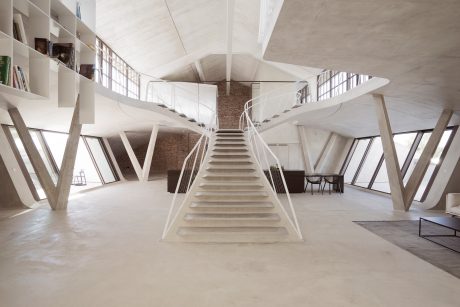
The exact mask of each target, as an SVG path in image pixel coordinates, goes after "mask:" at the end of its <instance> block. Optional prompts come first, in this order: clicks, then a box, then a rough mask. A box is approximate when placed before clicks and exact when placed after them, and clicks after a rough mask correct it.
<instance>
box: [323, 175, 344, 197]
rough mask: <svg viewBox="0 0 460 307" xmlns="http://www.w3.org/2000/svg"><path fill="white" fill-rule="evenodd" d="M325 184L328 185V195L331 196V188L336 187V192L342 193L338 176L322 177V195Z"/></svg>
mask: <svg viewBox="0 0 460 307" xmlns="http://www.w3.org/2000/svg"><path fill="white" fill-rule="evenodd" d="M326 184H329V194H331V186H332V187H337V190H338V192H340V193H343V191H342V186H341V185H340V180H339V176H325V177H324V185H323V193H324V189H325V188H326Z"/></svg>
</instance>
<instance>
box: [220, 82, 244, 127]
mask: <svg viewBox="0 0 460 307" xmlns="http://www.w3.org/2000/svg"><path fill="white" fill-rule="evenodd" d="M217 89H218V97H217V116H218V117H219V126H220V128H222V129H235V128H238V124H239V119H240V115H241V113H242V112H243V107H244V104H245V103H246V102H247V101H248V100H249V99H251V95H252V93H251V88H250V87H249V86H244V85H242V84H241V83H238V82H231V85H230V95H229V96H227V95H226V82H220V83H218V84H217Z"/></svg>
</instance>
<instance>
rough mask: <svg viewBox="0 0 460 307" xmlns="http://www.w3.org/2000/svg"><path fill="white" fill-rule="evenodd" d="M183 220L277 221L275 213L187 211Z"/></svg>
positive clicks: (277, 217)
mask: <svg viewBox="0 0 460 307" xmlns="http://www.w3.org/2000/svg"><path fill="white" fill-rule="evenodd" d="M184 219H185V220H188V221H191V220H195V221H199V220H206V221H209V220H218V221H220V220H230V221H247V220H254V221H279V220H280V217H279V215H278V214H277V213H187V214H186V215H185V217H184Z"/></svg>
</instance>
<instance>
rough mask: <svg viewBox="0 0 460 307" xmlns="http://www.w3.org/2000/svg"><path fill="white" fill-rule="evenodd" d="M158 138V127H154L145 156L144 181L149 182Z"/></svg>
mask: <svg viewBox="0 0 460 307" xmlns="http://www.w3.org/2000/svg"><path fill="white" fill-rule="evenodd" d="M157 136H158V125H154V126H153V128H152V133H151V134H150V140H149V146H148V147H147V153H146V154H145V160H144V165H143V167H142V181H148V180H149V174H150V166H151V165H152V157H153V152H154V150H155V143H156V141H157Z"/></svg>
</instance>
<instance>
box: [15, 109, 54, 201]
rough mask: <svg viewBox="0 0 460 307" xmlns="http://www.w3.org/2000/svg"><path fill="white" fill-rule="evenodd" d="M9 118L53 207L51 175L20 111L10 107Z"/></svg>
mask: <svg viewBox="0 0 460 307" xmlns="http://www.w3.org/2000/svg"><path fill="white" fill-rule="evenodd" d="M8 113H9V114H10V117H11V120H12V121H13V124H14V127H15V128H16V131H17V132H18V135H19V138H20V139H21V142H22V144H23V145H24V149H25V151H26V153H27V156H28V157H29V160H30V163H31V164H32V167H33V168H34V170H35V173H36V174H37V178H38V181H39V182H40V185H41V186H42V188H43V191H44V192H45V195H46V198H48V202H49V204H50V206H51V208H53V209H54V208H55V204H56V199H55V186H54V182H53V179H52V178H51V175H50V174H49V172H48V170H47V169H46V165H45V163H44V162H43V160H42V158H41V156H40V153H39V152H38V149H37V147H36V146H35V144H34V141H33V140H32V136H31V135H30V133H29V130H28V129H27V126H26V124H25V122H24V120H23V119H22V116H21V113H19V110H18V109H17V108H12V109H9V110H8Z"/></svg>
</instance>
